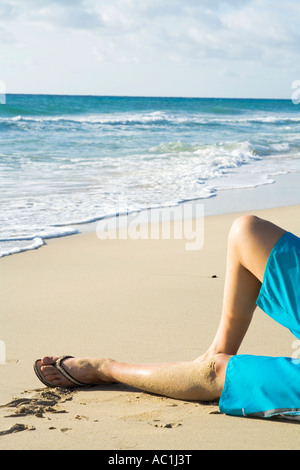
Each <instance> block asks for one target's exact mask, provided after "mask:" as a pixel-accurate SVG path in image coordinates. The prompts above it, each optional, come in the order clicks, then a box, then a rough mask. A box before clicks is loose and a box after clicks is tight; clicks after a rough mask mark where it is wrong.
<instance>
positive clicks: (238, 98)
mask: <svg viewBox="0 0 300 470" xmlns="http://www.w3.org/2000/svg"><path fill="white" fill-rule="evenodd" d="M9 95H30V96H70V97H71V96H74V97H75V96H77V97H94V98H167V99H200V100H201V99H211V100H213V99H215V100H218V99H222V100H270V101H272V100H277V101H280V100H281V101H289V100H290V98H262V97H260V98H258V97H256V98H253V97H251V98H250V97H226V96H180V95H178V96H174V95H166V96H165V95H126V94H124V95H111V94H108V95H102V94H99V95H98V94H82V93H80V94H72V93H24V92H21V93H16V92H13V93H6V96H9Z"/></svg>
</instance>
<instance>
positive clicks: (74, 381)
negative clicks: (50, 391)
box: [33, 356, 87, 388]
mask: <svg viewBox="0 0 300 470" xmlns="http://www.w3.org/2000/svg"><path fill="white" fill-rule="evenodd" d="M73 357H74V356H61V357H59V358H58V359H57V361H56V362H54V363H53V364H49V365H51V366H53V367H55V369H57V370H58V371H59V372H60V373H61V374H62V375H63V376H64V377H65V378H66V379H68V380H69V381H70V382H72V384H74V385H75V386H76V387H86V386H87V384H85V383H82V382H79V380H77V379H75V378H74V377H72V375H70V374H69V372H67V371H66V369H65V368H64V367H63V364H62V363H63V361H65V360H66V359H70V358H73ZM39 361H41V359H37V360H36V361H35V363H34V365H33V369H34V372H35V373H36V375H37V377H38V379H39V380H40V381H41V382H42V383H43V384H44V385H46V387H52V388H56V387H59V385H54V384H52V383H51V382H48V380H46V379H45V378H44V377H43V376H42V374H41V372H40V370H39V369H38V366H37V363H38V362H39ZM61 388H71V387H67V386H64V387H61Z"/></svg>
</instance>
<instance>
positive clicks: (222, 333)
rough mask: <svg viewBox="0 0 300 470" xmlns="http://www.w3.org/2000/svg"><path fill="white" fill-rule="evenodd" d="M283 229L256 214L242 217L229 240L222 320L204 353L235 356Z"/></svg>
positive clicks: (206, 356)
mask: <svg viewBox="0 0 300 470" xmlns="http://www.w3.org/2000/svg"><path fill="white" fill-rule="evenodd" d="M284 233H285V230H283V229H281V228H280V227H277V226H276V225H274V224H272V223H270V222H268V221H266V220H263V219H260V218H258V217H255V216H242V217H240V218H238V219H237V220H236V221H235V222H234V223H233V225H232V228H231V231H230V234H229V239H228V254H227V269H226V280H225V288H224V298H223V309H222V315H221V321H220V324H219V328H218V330H217V333H216V336H215V338H214V340H213V342H212V344H211V346H210V348H209V350H208V351H207V353H206V354H205V355H204V356H200V357H199V358H197V359H196V361H199V360H200V361H201V360H203V359H207V358H208V357H211V356H214V355H215V354H218V353H225V354H229V355H234V354H236V353H237V351H238V349H239V347H240V344H241V342H242V340H243V338H244V336H245V334H246V331H247V329H248V327H249V325H250V322H251V319H252V316H253V312H254V310H255V307H256V299H257V296H258V294H259V290H260V287H261V282H262V280H263V275H264V270H265V266H266V263H267V260H268V257H269V254H270V252H271V251H272V248H273V247H274V245H275V244H276V242H277V241H278V240H279V238H280V237H281V236H282V235H283V234H284Z"/></svg>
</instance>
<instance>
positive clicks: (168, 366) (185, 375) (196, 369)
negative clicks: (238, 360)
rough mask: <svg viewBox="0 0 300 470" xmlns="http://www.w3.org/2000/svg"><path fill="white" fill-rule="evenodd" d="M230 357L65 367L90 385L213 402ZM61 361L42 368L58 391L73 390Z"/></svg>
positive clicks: (81, 362) (74, 361) (76, 362)
mask: <svg viewBox="0 0 300 470" xmlns="http://www.w3.org/2000/svg"><path fill="white" fill-rule="evenodd" d="M229 358H230V356H226V355H222V354H220V355H217V356H216V357H212V358H209V359H207V361H203V362H201V363H196V362H194V361H192V362H170V363H161V364H128V363H125V362H118V361H114V360H112V359H104V360H103V359H102V360H99V359H92V358H87V359H78V358H69V359H66V360H65V361H64V362H63V367H64V368H65V369H66V370H67V371H68V373H70V374H71V375H72V376H73V377H74V378H76V379H77V380H79V381H81V382H83V383H86V384H91V383H98V384H99V383H102V384H104V383H111V382H119V383H124V384H126V385H129V386H131V387H135V388H138V389H140V390H143V391H145V392H150V393H154V394H157V395H164V396H167V397H171V398H177V399H182V400H199V401H211V400H216V399H218V398H219V397H220V396H221V393H222V390H223V385H224V379H225V371H226V366H227V362H228V360H229ZM56 359H57V357H49V356H48V357H45V358H43V359H42V360H41V362H40V364H39V365H38V367H39V370H40V373H41V374H42V375H43V377H44V379H46V380H47V381H48V382H50V383H51V384H52V385H53V386H56V387H71V386H72V383H70V382H69V381H68V380H67V379H66V378H65V377H64V376H63V375H62V374H61V373H60V372H59V371H58V370H57V369H55V367H53V366H52V365H51V364H53V363H54V362H55V361H56Z"/></svg>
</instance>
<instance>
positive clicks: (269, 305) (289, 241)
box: [256, 232, 300, 339]
mask: <svg viewBox="0 0 300 470" xmlns="http://www.w3.org/2000/svg"><path fill="white" fill-rule="evenodd" d="M256 303H257V305H258V306H259V307H260V308H261V309H262V310H263V311H264V312H265V313H266V314H267V315H269V316H270V317H272V318H273V319H274V320H276V321H277V322H278V323H280V324H281V325H283V326H285V327H286V328H288V329H289V330H290V331H291V332H292V333H293V334H294V335H295V336H296V337H297V338H298V339H300V238H298V237H296V236H295V235H293V234H292V233H289V232H286V233H285V234H284V235H283V236H282V237H281V238H280V239H279V240H278V242H277V243H276V245H275V246H274V248H273V250H272V251H271V253H270V256H269V259H268V261H267V265H266V269H265V273H264V278H263V283H262V286H261V289H260V293H259V296H258V298H257V301H256Z"/></svg>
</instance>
